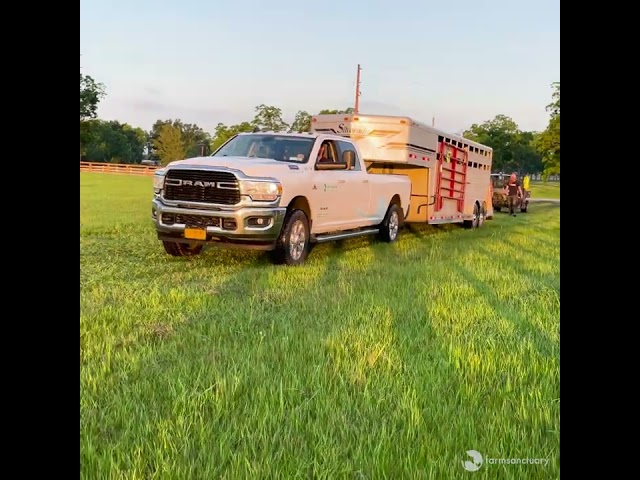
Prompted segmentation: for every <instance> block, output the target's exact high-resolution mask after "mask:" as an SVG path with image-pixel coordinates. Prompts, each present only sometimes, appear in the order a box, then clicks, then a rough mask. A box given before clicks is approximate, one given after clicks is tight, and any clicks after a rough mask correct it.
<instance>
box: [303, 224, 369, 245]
mask: <svg viewBox="0 0 640 480" xmlns="http://www.w3.org/2000/svg"><path fill="white" fill-rule="evenodd" d="M379 231H380V229H378V228H369V229H367V230H358V231H355V232H347V233H330V234H328V235H327V234H325V235H313V236H312V237H311V240H312V241H313V242H316V243H324V242H331V241H333V240H343V239H345V238H353V237H362V236H364V235H373V234H374V233H378V232H379Z"/></svg>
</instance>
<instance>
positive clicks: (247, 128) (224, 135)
mask: <svg viewBox="0 0 640 480" xmlns="http://www.w3.org/2000/svg"><path fill="white" fill-rule="evenodd" d="M254 128H255V127H254V126H253V125H251V123H249V122H242V123H239V124H238V125H230V126H227V125H225V124H223V123H218V125H217V126H216V130H215V133H214V134H213V140H212V141H211V151H212V152H215V151H216V150H217V149H218V148H220V147H221V146H222V144H223V143H225V142H226V141H227V140H229V139H230V138H231V137H233V136H234V135H237V134H238V133H240V132H252V131H253V130H254Z"/></svg>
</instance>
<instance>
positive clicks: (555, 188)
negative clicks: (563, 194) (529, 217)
mask: <svg viewBox="0 0 640 480" xmlns="http://www.w3.org/2000/svg"><path fill="white" fill-rule="evenodd" d="M531 198H560V182H531Z"/></svg>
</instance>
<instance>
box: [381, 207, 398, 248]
mask: <svg viewBox="0 0 640 480" xmlns="http://www.w3.org/2000/svg"><path fill="white" fill-rule="evenodd" d="M401 224H402V209H401V208H400V205H398V204H397V203H393V204H391V205H389V209H388V210H387V213H386V215H385V216H384V220H383V221H382V223H381V224H380V233H379V234H378V236H379V238H380V239H381V240H382V241H384V242H387V243H392V242H395V241H396V240H397V239H398V233H399V231H400V225H401Z"/></svg>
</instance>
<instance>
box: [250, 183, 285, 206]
mask: <svg viewBox="0 0 640 480" xmlns="http://www.w3.org/2000/svg"><path fill="white" fill-rule="evenodd" d="M240 193H241V194H243V195H249V196H250V197H251V199H252V200H257V201H263V202H273V201H275V200H277V199H278V197H279V196H280V195H282V185H280V184H279V183H277V182H252V181H246V180H245V181H242V182H240Z"/></svg>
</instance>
